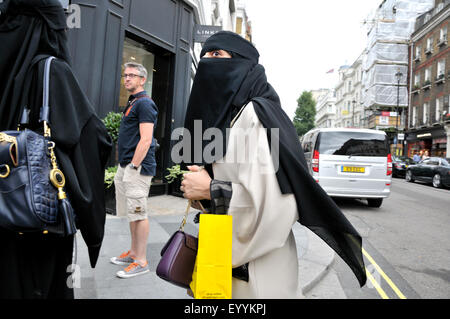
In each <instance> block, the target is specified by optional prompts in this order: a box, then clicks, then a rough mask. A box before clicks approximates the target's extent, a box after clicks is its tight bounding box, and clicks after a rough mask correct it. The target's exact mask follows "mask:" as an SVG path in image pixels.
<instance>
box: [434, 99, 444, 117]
mask: <svg viewBox="0 0 450 319" xmlns="http://www.w3.org/2000/svg"><path fill="white" fill-rule="evenodd" d="M442 100H443V99H442V98H437V99H436V114H435V118H436V122H439V120H440V119H441V110H442Z"/></svg>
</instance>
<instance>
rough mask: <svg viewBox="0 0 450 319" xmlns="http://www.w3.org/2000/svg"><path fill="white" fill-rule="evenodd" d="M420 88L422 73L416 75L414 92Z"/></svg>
mask: <svg viewBox="0 0 450 319" xmlns="http://www.w3.org/2000/svg"><path fill="white" fill-rule="evenodd" d="M419 87H420V73H418V74H416V75H414V90H417V89H418V88H419Z"/></svg>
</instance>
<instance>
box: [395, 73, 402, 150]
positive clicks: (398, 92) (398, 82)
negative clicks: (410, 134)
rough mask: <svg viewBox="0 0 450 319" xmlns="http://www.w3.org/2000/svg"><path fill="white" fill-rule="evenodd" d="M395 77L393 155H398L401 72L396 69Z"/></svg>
mask: <svg viewBox="0 0 450 319" xmlns="http://www.w3.org/2000/svg"><path fill="white" fill-rule="evenodd" d="M395 76H396V78H397V114H396V117H395V156H398V154H397V153H398V151H397V146H398V115H399V113H400V112H399V106H400V80H401V79H402V76H403V73H402V72H400V69H398V71H397V73H395Z"/></svg>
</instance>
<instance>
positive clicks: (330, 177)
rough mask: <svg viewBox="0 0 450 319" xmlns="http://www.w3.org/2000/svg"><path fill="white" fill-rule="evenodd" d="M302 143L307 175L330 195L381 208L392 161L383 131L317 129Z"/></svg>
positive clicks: (388, 182) (389, 182)
mask: <svg viewBox="0 0 450 319" xmlns="http://www.w3.org/2000/svg"><path fill="white" fill-rule="evenodd" d="M301 142H302V148H303V151H304V153H305V158H306V161H307V163H308V168H309V172H310V174H311V175H312V176H313V178H314V179H315V180H316V182H317V183H319V185H320V186H321V187H322V188H323V189H324V190H325V192H326V193H327V194H328V195H329V196H331V197H350V198H359V199H367V202H368V205H369V206H370V207H380V206H381V204H382V202H383V198H386V197H388V196H389V195H390V192H391V181H392V159H391V154H390V153H389V143H388V138H387V136H386V133H385V132H383V131H378V130H369V129H347V128H319V129H313V130H311V131H309V132H308V133H306V134H305V135H304V136H303V137H302V139H301Z"/></svg>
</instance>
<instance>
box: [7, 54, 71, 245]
mask: <svg viewBox="0 0 450 319" xmlns="http://www.w3.org/2000/svg"><path fill="white" fill-rule="evenodd" d="M44 58H46V60H45V68H44V80H43V81H44V83H43V105H42V107H41V112H40V120H39V122H42V123H43V126H44V135H43V136H42V135H40V134H38V133H36V132H34V131H32V130H28V129H25V130H24V131H19V130H17V131H4V132H0V227H2V228H6V229H9V230H12V231H16V232H19V233H25V232H37V231H42V232H43V233H44V234H46V233H48V232H49V231H50V232H53V233H55V234H59V235H62V236H69V235H73V234H75V233H76V227H75V222H74V218H75V217H74V212H73V209H72V206H71V205H70V202H69V200H68V199H67V195H66V193H65V192H64V185H65V178H64V174H63V173H62V172H61V171H60V170H59V169H58V165H57V161H56V156H55V153H54V148H55V143H54V142H52V141H51V131H50V127H49V111H50V107H49V76H50V65H51V61H52V60H53V59H55V58H54V57H47V56H37V57H36V58H34V59H33V61H32V63H31V66H30V69H29V70H31V68H32V67H33V66H34V65H35V64H36V63H37V62H39V61H40V60H42V59H44ZM30 73H31V72H30ZM30 79H31V76H30V77H29V78H28V82H27V83H28V85H29V84H30V83H31V80H30ZM25 89H26V87H25ZM26 93H27V92H25V94H26ZM28 112H29V111H28V110H27V109H25V110H24V112H23V115H22V119H21V121H20V122H21V124H24V123H27V117H28Z"/></svg>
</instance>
